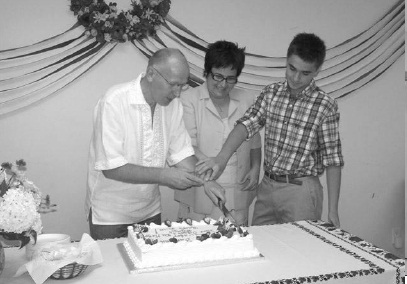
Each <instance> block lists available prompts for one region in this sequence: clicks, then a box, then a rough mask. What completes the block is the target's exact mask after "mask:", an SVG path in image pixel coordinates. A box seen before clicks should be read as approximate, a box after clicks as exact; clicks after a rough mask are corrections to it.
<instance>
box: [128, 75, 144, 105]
mask: <svg viewBox="0 0 407 284" xmlns="http://www.w3.org/2000/svg"><path fill="white" fill-rule="evenodd" d="M144 76H145V73H141V74H140V75H139V76H138V77H137V79H136V80H134V81H133V85H132V88H130V92H131V93H132V94H131V96H130V103H131V104H135V105H145V104H147V102H146V99H145V98H144V95H143V91H142V90H141V85H140V81H141V78H143V77H144Z"/></svg>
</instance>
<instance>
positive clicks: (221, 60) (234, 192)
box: [175, 41, 261, 225]
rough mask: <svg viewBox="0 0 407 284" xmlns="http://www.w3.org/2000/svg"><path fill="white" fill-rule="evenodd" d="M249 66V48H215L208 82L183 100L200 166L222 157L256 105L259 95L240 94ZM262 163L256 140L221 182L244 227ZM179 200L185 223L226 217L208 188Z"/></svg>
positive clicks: (209, 55) (219, 43) (209, 62)
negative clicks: (235, 130)
mask: <svg viewBox="0 0 407 284" xmlns="http://www.w3.org/2000/svg"><path fill="white" fill-rule="evenodd" d="M244 61H245V54H244V48H239V47H238V46H237V45H236V44H234V43H232V42H228V41H217V42H215V43H213V44H210V45H209V46H208V50H207V52H206V54H205V64H204V76H205V78H206V82H204V83H203V84H202V85H201V86H199V87H197V88H194V89H190V90H188V91H187V92H185V93H183V94H181V101H182V104H183V106H184V121H185V126H186V128H187V130H188V132H189V134H190V136H191V138H192V145H193V146H194V149H195V155H196V156H197V158H198V159H199V160H203V159H205V158H207V157H212V156H216V155H217V154H218V153H219V151H220V149H221V148H222V145H223V143H224V141H225V139H226V137H227V136H228V134H229V132H230V131H231V130H232V129H233V125H234V123H235V121H236V120H237V119H239V118H240V117H241V116H242V115H243V114H244V112H245V111H246V109H247V108H248V107H249V106H250V105H251V104H252V103H253V101H254V94H249V93H248V92H245V91H242V90H239V89H235V86H236V83H237V80H238V77H239V75H240V73H241V72H242V69H243V67H244ZM260 162H261V141H260V136H259V134H257V135H254V137H253V138H252V139H249V140H248V141H246V142H244V143H243V144H242V145H241V146H240V147H239V149H237V151H236V152H235V153H234V155H233V156H232V158H231V159H230V160H229V163H228V164H227V166H226V169H225V171H224V172H223V174H222V175H221V176H220V177H219V178H218V179H217V182H218V183H219V184H220V185H221V186H222V187H223V188H224V189H225V194H226V204H225V206H226V207H227V208H228V209H229V210H230V211H231V214H232V217H233V218H234V219H235V220H236V222H237V223H239V224H242V225H247V223H248V212H249V210H248V208H249V206H250V204H251V202H252V201H253V198H254V196H255V190H254V189H255V188H256V186H257V184H258V180H259V172H260ZM175 199H176V200H177V201H179V202H180V209H179V214H178V216H179V217H180V218H186V217H189V218H192V219H195V220H201V219H202V218H204V217H211V218H213V219H218V218H219V217H220V216H222V215H223V213H222V212H221V211H220V209H219V207H218V206H215V205H214V204H213V202H211V199H209V197H208V196H207V195H206V194H205V191H204V189H203V188H200V187H198V188H191V189H188V190H186V191H182V192H181V191H179V192H175Z"/></svg>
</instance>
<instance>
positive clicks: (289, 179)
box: [264, 171, 304, 185]
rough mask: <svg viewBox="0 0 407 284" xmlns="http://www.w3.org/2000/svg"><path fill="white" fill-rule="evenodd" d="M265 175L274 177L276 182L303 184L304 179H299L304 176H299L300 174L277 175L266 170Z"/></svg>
mask: <svg viewBox="0 0 407 284" xmlns="http://www.w3.org/2000/svg"><path fill="white" fill-rule="evenodd" d="M264 175H265V176H267V177H268V178H269V179H272V180H274V181H276V182H285V183H291V184H297V185H302V181H301V180H298V178H301V177H304V176H298V175H276V174H274V173H271V172H268V171H265V172H264Z"/></svg>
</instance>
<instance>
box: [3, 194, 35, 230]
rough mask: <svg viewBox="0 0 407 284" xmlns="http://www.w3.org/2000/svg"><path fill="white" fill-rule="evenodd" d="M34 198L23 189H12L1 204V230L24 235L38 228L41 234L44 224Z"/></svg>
mask: <svg viewBox="0 0 407 284" xmlns="http://www.w3.org/2000/svg"><path fill="white" fill-rule="evenodd" d="M37 208H38V207H37V204H36V201H35V199H34V196H33V195H32V194H31V193H30V192H29V191H26V190H24V189H23V188H10V189H9V190H7V192H6V194H5V195H4V196H3V200H2V201H1V203H0V230H2V231H5V232H10V233H17V234H20V233H23V232H27V231H30V230H31V229H33V228H36V229H37V230H38V231H37V230H36V231H37V233H40V231H41V228H42V224H41V217H40V213H38V211H37Z"/></svg>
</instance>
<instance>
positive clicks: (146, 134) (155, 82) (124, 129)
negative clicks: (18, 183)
mask: <svg viewBox="0 0 407 284" xmlns="http://www.w3.org/2000/svg"><path fill="white" fill-rule="evenodd" d="M188 78H189V66H188V62H187V60H186V59H185V57H184V55H183V54H182V53H181V52H180V51H179V50H177V49H170V48H166V49H161V50H158V51H157V52H156V53H155V54H153V55H152V57H151V58H150V59H149V62H148V66H147V69H146V72H145V73H143V74H141V75H139V76H138V78H137V79H135V80H133V81H131V82H128V83H124V84H120V85H117V86H114V87H112V88H111V89H110V90H109V91H108V92H107V93H106V95H105V96H103V97H102V98H101V99H100V100H99V102H98V104H97V106H96V107H95V112H94V130H93V136H92V141H91V144H90V151H89V165H88V170H89V172H88V190H87V195H86V206H85V208H86V214H87V216H88V218H89V228H90V233H91V236H92V237H93V238H94V239H106V238H118V237H125V236H127V226H128V225H130V224H134V223H151V222H154V223H157V224H159V223H161V214H160V212H161V206H160V205H161V204H160V191H159V185H165V186H168V187H171V188H174V189H185V188H189V187H191V186H199V185H202V184H203V180H202V179H200V178H198V177H196V176H195V175H194V174H193V172H194V169H195V163H196V161H197V159H196V157H195V156H194V150H193V147H192V145H191V139H190V137H189V135H188V132H187V130H186V129H185V126H184V123H183V120H182V105H181V102H180V101H179V100H178V97H179V96H180V93H181V91H183V90H185V89H187V87H188V85H187V83H188ZM166 163H168V165H170V167H165V165H166ZM204 186H205V192H206V193H207V194H208V195H209V196H210V198H211V200H212V201H213V202H215V203H216V204H217V202H218V198H219V199H221V200H222V201H223V202H224V201H225V197H224V190H223V188H222V187H220V186H219V185H218V184H217V183H216V182H214V181H211V182H210V183H208V182H205V184H204Z"/></svg>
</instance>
